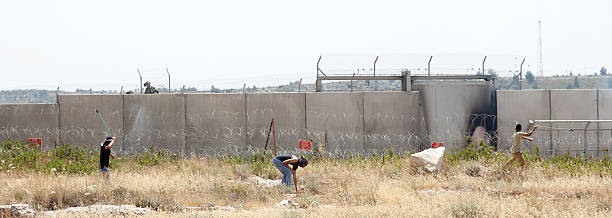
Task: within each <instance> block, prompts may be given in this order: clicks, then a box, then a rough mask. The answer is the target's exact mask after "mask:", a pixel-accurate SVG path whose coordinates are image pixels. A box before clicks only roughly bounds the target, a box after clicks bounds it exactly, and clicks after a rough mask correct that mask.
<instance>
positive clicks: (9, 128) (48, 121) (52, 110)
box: [0, 104, 59, 148]
mask: <svg viewBox="0 0 612 218" xmlns="http://www.w3.org/2000/svg"><path fill="white" fill-rule="evenodd" d="M58 114H59V111H58V108H57V105H56V104H0V140H26V139H27V138H42V142H43V147H44V148H48V147H50V146H53V145H54V144H55V143H56V142H57V141H58V138H57V128H58V123H57V121H58V120H57V118H58Z"/></svg>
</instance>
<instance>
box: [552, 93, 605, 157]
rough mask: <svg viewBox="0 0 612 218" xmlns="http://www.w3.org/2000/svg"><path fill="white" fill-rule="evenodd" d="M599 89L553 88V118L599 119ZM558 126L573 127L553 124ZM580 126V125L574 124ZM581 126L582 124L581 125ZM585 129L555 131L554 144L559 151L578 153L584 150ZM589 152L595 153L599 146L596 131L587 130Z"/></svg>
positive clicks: (554, 126)
mask: <svg viewBox="0 0 612 218" xmlns="http://www.w3.org/2000/svg"><path fill="white" fill-rule="evenodd" d="M596 91H597V90H594V89H590V90H586V89H584V90H580V89H578V90H572V89H553V90H550V96H551V108H552V109H553V110H551V119H552V120H596V119H597V92H596ZM552 126H553V128H556V127H570V128H571V127H572V126H567V124H553V125H552ZM574 127H578V126H574ZM580 127H581V126H580ZM583 135H584V131H580V130H576V131H557V132H556V133H555V132H553V140H555V141H553V145H554V147H555V151H557V152H563V153H565V152H569V153H570V154H573V155H576V154H581V153H583V151H584V143H585V141H584V140H585V139H584V137H582V136H583ZM586 140H587V141H586V145H587V148H586V149H587V153H588V154H594V152H593V150H595V149H596V147H597V136H596V133H595V132H587V137H586Z"/></svg>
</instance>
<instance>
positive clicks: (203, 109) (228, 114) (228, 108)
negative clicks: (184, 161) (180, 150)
mask: <svg viewBox="0 0 612 218" xmlns="http://www.w3.org/2000/svg"><path fill="white" fill-rule="evenodd" d="M244 97H245V96H244V94H186V95H185V101H186V103H187V104H186V112H187V120H186V123H185V124H186V125H187V136H186V138H185V152H186V153H193V154H196V155H205V154H206V155H212V156H223V155H240V154H245V150H246V127H245V125H246V122H245V121H246V115H245V113H244V110H245V98H244Z"/></svg>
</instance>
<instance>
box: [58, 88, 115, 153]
mask: <svg viewBox="0 0 612 218" xmlns="http://www.w3.org/2000/svg"><path fill="white" fill-rule="evenodd" d="M58 102H59V113H60V114H59V127H60V136H59V138H60V142H61V143H62V144H73V145H76V146H80V147H82V148H86V149H98V147H97V146H98V145H99V144H100V143H101V142H102V141H103V140H104V137H105V136H106V127H104V124H102V121H100V118H99V117H98V115H97V114H96V109H99V110H100V112H101V113H102V116H103V117H104V120H105V121H106V123H107V124H108V125H109V127H110V128H111V132H112V134H111V135H112V136H115V137H117V138H118V139H119V140H118V141H117V144H115V149H113V152H117V153H120V151H121V150H122V149H123V142H122V141H123V140H122V138H123V135H122V133H123V96H121V95H59V96H58Z"/></svg>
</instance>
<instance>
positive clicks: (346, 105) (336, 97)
mask: <svg viewBox="0 0 612 218" xmlns="http://www.w3.org/2000/svg"><path fill="white" fill-rule="evenodd" d="M363 107H364V105H363V93H307V94H306V120H307V121H306V126H307V129H308V133H307V134H308V136H309V137H311V138H314V139H315V141H319V142H321V141H322V140H323V139H324V134H325V130H327V134H328V147H327V148H325V149H326V151H327V152H330V153H331V154H335V155H339V156H344V155H347V154H350V153H353V154H367V153H368V152H369V151H370V150H371V147H370V148H368V147H366V145H365V142H364V128H363V126H364V120H363V112H364V108H363Z"/></svg>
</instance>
